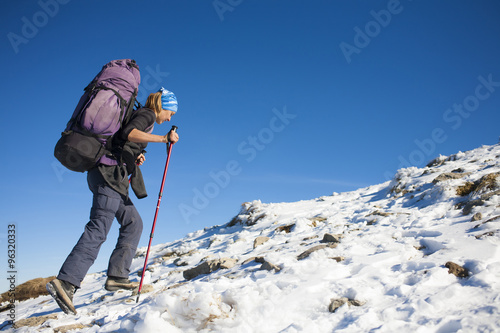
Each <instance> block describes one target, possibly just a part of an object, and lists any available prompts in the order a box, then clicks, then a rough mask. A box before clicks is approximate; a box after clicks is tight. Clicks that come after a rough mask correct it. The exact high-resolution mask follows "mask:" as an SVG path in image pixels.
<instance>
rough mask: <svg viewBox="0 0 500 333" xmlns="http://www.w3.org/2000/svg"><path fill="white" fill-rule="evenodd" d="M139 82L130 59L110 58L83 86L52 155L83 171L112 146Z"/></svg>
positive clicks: (94, 163)
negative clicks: (85, 85)
mask: <svg viewBox="0 0 500 333" xmlns="http://www.w3.org/2000/svg"><path fill="white" fill-rule="evenodd" d="M140 82H141V76H140V73H139V66H137V64H136V63H135V61H134V60H131V59H122V60H113V61H111V62H109V63H107V64H106V65H104V66H103V68H102V70H101V71H100V72H99V74H97V76H96V77H95V78H94V79H93V80H92V82H90V84H89V85H88V86H87V87H86V88H85V89H84V91H85V93H84V94H83V96H82V97H81V98H80V102H79V103H78V105H77V106H76V109H75V111H74V112H73V116H72V117H71V119H70V121H69V122H68V125H67V126H66V130H65V131H64V132H63V133H62V135H61V138H60V139H59V141H58V142H57V144H56V147H55V149H54V156H55V157H56V158H57V159H58V160H59V162H61V164H62V165H64V166H65V167H66V168H68V169H70V170H72V171H78V172H85V171H88V170H90V169H91V168H93V167H94V166H95V165H96V164H97V163H98V162H99V161H100V160H101V158H104V155H105V154H106V153H109V151H110V150H111V141H112V137H113V135H114V134H115V133H116V132H117V131H118V130H119V129H120V128H121V127H122V125H123V124H125V123H126V122H127V121H128V120H129V119H130V116H131V114H132V110H133V108H134V105H135V103H136V97H137V91H138V88H139V84H140Z"/></svg>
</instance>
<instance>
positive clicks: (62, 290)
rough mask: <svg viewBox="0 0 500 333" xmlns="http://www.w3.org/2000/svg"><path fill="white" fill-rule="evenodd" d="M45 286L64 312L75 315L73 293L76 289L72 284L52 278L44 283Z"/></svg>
mask: <svg viewBox="0 0 500 333" xmlns="http://www.w3.org/2000/svg"><path fill="white" fill-rule="evenodd" d="M46 288H47V291H48V292H49V294H50V295H51V296H52V297H53V298H54V299H55V301H56V302H57V305H59V307H60V308H61V310H63V311H64V313H66V314H70V313H71V314H75V315H76V309H75V306H74V305H73V295H74V294H75V291H76V287H75V286H74V285H72V284H71V283H69V282H66V281H63V280H59V279H54V280H52V281H50V282H49V283H47V284H46Z"/></svg>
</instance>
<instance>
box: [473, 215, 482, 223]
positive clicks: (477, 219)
mask: <svg viewBox="0 0 500 333" xmlns="http://www.w3.org/2000/svg"><path fill="white" fill-rule="evenodd" d="M482 219H483V214H481V213H476V214H474V216H472V219H471V222H476V221H480V220H482Z"/></svg>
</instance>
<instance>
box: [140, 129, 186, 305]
mask: <svg viewBox="0 0 500 333" xmlns="http://www.w3.org/2000/svg"><path fill="white" fill-rule="evenodd" d="M171 131H173V132H175V131H177V126H172V129H171ZM172 145H173V143H170V142H169V143H168V144H167V161H166V162H165V170H164V171H163V179H162V181H161V186H160V194H159V195H158V203H157V204H156V211H155V217H154V219H153V228H152V229H151V234H150V236H149V244H148V250H147V251H146V259H144V267H143V268H142V276H141V283H140V284H139V290H138V291H137V300H136V303H139V297H141V290H142V283H143V282H144V274H145V273H146V268H147V266H148V258H149V250H150V249H151V242H152V240H153V236H154V232H155V227H156V219H157V218H158V211H159V210H160V203H161V198H162V196H163V187H164V186H165V178H166V177H167V170H168V164H169V162H170V152H171V151H172Z"/></svg>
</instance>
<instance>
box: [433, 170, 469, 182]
mask: <svg viewBox="0 0 500 333" xmlns="http://www.w3.org/2000/svg"><path fill="white" fill-rule="evenodd" d="M468 175H470V172H464V173H457V172H445V173H442V174H440V175H439V176H437V177H436V178H434V180H433V181H432V183H433V184H437V183H439V182H442V181H446V180H450V179H460V178H463V177H465V176H468Z"/></svg>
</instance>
